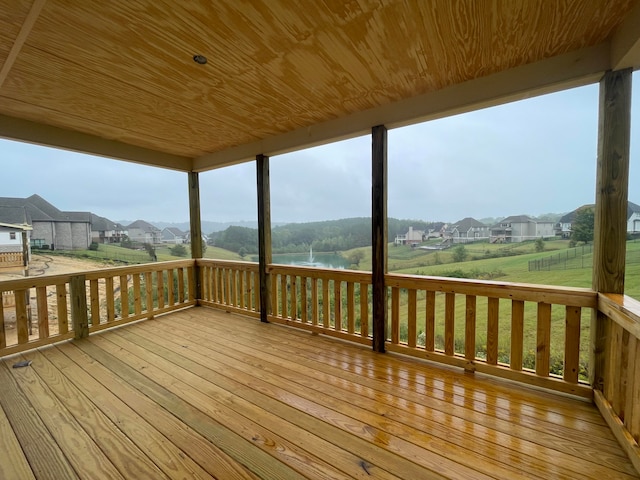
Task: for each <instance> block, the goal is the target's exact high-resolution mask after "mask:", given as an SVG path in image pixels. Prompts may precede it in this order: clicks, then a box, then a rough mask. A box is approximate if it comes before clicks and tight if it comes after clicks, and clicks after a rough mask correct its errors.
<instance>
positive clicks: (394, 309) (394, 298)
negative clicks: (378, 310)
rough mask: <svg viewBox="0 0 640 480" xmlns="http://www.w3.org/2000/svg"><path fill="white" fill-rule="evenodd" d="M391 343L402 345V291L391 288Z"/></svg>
mask: <svg viewBox="0 0 640 480" xmlns="http://www.w3.org/2000/svg"><path fill="white" fill-rule="evenodd" d="M390 333H391V343H393V344H394V345H397V344H399V343H400V289H399V288H398V287H392V288H391V332H390Z"/></svg>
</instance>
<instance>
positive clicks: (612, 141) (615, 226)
mask: <svg viewBox="0 0 640 480" xmlns="http://www.w3.org/2000/svg"><path fill="white" fill-rule="evenodd" d="M631 73H632V70H631V69H626V70H620V71H615V72H607V73H606V74H605V76H604V78H603V79H602V80H601V81H600V109H599V118H598V167H597V174H596V206H595V226H594V239H593V245H594V250H593V278H592V286H593V289H594V290H595V291H597V292H605V293H624V275H625V257H626V236H627V228H626V224H627V208H628V202H627V199H628V191H629V144H630V136H631ZM608 324H609V320H608V319H607V318H606V316H605V315H603V314H601V313H599V312H596V313H595V314H594V315H593V316H592V321H591V358H590V360H589V363H590V372H589V380H590V381H591V385H592V386H593V387H594V388H597V389H600V390H601V389H602V388H603V379H604V376H605V373H606V370H605V368H606V365H605V363H606V356H607V348H606V347H607V343H608V341H609V340H608V336H609V333H608V331H609V325H608Z"/></svg>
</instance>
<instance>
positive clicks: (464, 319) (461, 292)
mask: <svg viewBox="0 0 640 480" xmlns="http://www.w3.org/2000/svg"><path fill="white" fill-rule="evenodd" d="M386 283H387V285H388V286H389V288H390V297H391V298H390V302H389V303H390V315H389V318H390V323H391V328H390V332H389V338H388V341H389V343H388V344H387V349H388V350H389V351H394V352H399V353H403V354H407V355H412V356H417V357H421V358H427V359H429V360H432V361H436V362H440V363H446V364H450V365H455V366H459V367H462V368H465V369H466V370H468V371H478V372H482V373H487V374H490V375H494V376H499V377H504V378H509V379H512V380H517V381H519V382H523V383H528V384H532V385H537V386H541V387H545V388H550V389H553V390H557V391H562V392H565V393H571V394H574V395H581V396H585V397H591V395H592V393H591V388H590V387H589V385H588V384H587V383H586V382H581V381H580V373H581V369H582V371H583V376H585V374H586V368H585V367H586V363H587V360H588V336H587V332H586V330H584V329H582V328H581V325H583V324H584V321H583V316H586V318H587V319H588V318H590V315H591V312H592V309H593V308H595V307H596V298H597V296H596V294H595V293H594V292H592V291H591V290H587V289H579V288H565V287H552V286H540V285H528V284H527V285H525V284H514V283H500V282H490V281H479V280H463V279H455V278H438V277H421V276H413V275H397V274H388V275H386ZM552 332H553V335H552ZM581 360H582V361H581ZM581 366H582V368H581ZM585 380H586V376H585Z"/></svg>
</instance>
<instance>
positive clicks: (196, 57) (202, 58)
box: [193, 55, 207, 65]
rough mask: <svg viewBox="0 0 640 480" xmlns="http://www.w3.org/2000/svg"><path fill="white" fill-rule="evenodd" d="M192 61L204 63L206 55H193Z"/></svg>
mask: <svg viewBox="0 0 640 480" xmlns="http://www.w3.org/2000/svg"><path fill="white" fill-rule="evenodd" d="M193 61H194V62H196V63H198V64H200V65H204V64H205V63H207V57H205V56H204V55H194V56H193Z"/></svg>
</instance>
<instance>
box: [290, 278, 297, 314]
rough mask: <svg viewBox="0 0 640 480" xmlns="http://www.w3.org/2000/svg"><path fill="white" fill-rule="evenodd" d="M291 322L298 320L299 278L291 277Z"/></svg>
mask: <svg viewBox="0 0 640 480" xmlns="http://www.w3.org/2000/svg"><path fill="white" fill-rule="evenodd" d="M290 317H291V320H297V319H298V277H297V275H291V315H290Z"/></svg>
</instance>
